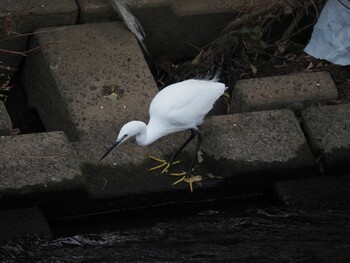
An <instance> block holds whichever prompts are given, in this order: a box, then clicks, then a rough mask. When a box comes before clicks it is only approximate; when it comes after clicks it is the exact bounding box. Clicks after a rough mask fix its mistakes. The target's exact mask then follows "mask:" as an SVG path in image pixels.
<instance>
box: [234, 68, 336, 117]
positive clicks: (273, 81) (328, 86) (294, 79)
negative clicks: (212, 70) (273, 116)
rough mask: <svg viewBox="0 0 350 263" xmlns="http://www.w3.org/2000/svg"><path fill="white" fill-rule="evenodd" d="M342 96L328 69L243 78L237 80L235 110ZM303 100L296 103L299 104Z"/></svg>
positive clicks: (303, 102) (263, 108)
mask: <svg viewBox="0 0 350 263" xmlns="http://www.w3.org/2000/svg"><path fill="white" fill-rule="evenodd" d="M337 98H338V91H337V89H336V87H335V84H334V82H333V80H332V77H331V75H330V74H329V73H328V72H312V73H298V74H292V75H284V76H273V77H264V78H256V79H249V80H240V81H238V82H237V83H236V85H235V87H234V90H233V94H232V104H231V112H233V113H236V112H250V111H261V110H272V109H282V108H290V109H292V110H294V109H296V110H297V111H298V110H299V111H300V110H301V109H303V106H304V107H306V106H310V105H313V104H316V103H320V102H324V101H327V100H333V99H337ZM300 103H301V104H303V105H302V106H301V107H296V106H295V104H300Z"/></svg>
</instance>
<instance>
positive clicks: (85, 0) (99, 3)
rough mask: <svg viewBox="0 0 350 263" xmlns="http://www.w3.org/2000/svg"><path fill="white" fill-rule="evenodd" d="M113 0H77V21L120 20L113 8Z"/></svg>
mask: <svg viewBox="0 0 350 263" xmlns="http://www.w3.org/2000/svg"><path fill="white" fill-rule="evenodd" d="M111 1H113V0H77V4H78V5H79V11H80V16H79V23H81V24H83V23H95V22H109V21H115V20H120V19H119V15H118V13H117V12H116V11H115V10H114V9H113V6H112V3H111Z"/></svg>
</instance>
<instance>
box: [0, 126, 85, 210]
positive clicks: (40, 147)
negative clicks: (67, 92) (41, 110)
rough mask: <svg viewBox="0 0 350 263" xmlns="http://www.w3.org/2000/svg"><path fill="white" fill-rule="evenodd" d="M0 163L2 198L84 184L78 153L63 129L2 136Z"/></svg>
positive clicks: (71, 187) (0, 195)
mask: <svg viewBox="0 0 350 263" xmlns="http://www.w3.org/2000/svg"><path fill="white" fill-rule="evenodd" d="M0 167H1V173H0V200H5V199H7V198H11V197H24V198H25V197H26V196H27V195H28V194H29V195H37V196H39V197H40V196H42V195H43V194H47V193H52V192H54V193H55V192H61V191H71V190H77V189H82V188H83V187H84V185H85V182H84V180H83V178H82V176H81V174H80V170H79V167H78V159H77V157H76V154H75V152H74V150H73V148H72V146H71V145H70V143H69V142H68V140H67V138H66V137H65V135H64V134H63V133H62V132H48V133H36V134H26V135H18V136H14V137H11V136H2V137H0ZM5 205H6V202H5Z"/></svg>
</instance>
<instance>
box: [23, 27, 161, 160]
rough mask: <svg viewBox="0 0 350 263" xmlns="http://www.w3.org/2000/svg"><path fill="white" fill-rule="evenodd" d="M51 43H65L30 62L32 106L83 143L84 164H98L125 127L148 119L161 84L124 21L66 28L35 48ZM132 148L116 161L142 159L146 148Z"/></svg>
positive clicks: (41, 38)
mask: <svg viewBox="0 0 350 263" xmlns="http://www.w3.org/2000/svg"><path fill="white" fill-rule="evenodd" d="M39 30H40V29H39ZM41 30H43V29H41ZM44 30H45V29H44ZM51 41H61V43H60V44H56V45H52V46H50V47H48V48H46V49H42V50H40V51H39V52H38V53H36V54H34V55H32V56H30V57H28V60H27V61H26V64H25V70H24V85H25V88H26V90H27V92H28V99H29V104H30V105H31V106H32V107H34V108H36V109H37V111H38V112H39V115H40V117H41V119H42V121H43V123H44V125H45V127H46V129H47V130H49V131H52V130H62V131H64V132H65V133H66V134H67V136H68V138H69V139H70V140H71V141H79V145H77V149H78V150H79V152H78V153H81V154H80V156H81V158H82V159H83V160H90V161H92V162H96V161H97V160H98V159H99V158H100V157H101V155H102V153H103V152H104V151H105V150H106V148H107V147H108V146H109V145H110V144H111V143H112V142H113V141H114V140H115V139H116V137H117V134H118V132H119V129H120V128H121V127H122V125H123V124H124V123H126V122H127V121H130V120H133V119H140V120H143V121H148V107H149V104H150V101H151V100H152V98H153V97H154V95H155V94H156V92H157V91H158V89H157V86H156V84H155V82H154V80H153V77H152V75H151V73H150V71H149V69H148V66H147V64H146V62H145V60H144V57H143V54H142V52H141V50H140V47H139V45H138V43H137V41H136V40H135V38H134V36H133V35H132V34H131V33H130V32H129V31H128V30H127V29H126V28H125V27H124V25H123V24H122V23H121V22H113V23H100V24H85V25H76V26H70V27H66V28H65V29H64V30H60V31H54V32H50V33H47V34H40V35H35V36H34V37H33V40H32V41H31V45H32V46H35V45H40V44H43V43H47V42H51ZM46 65H47V66H46ZM111 94H112V95H116V96H115V97H113V96H110V95H111ZM130 147H131V148H132V149H131V151H130V152H123V153H122V154H121V156H119V157H118V160H114V161H113V163H114V162H117V163H119V162H122V161H123V160H124V162H125V158H127V161H128V162H129V161H130V157H131V158H132V157H133V156H140V155H139V154H137V153H141V152H142V150H140V147H135V145H134V144H130ZM132 151H135V152H134V153H132ZM140 151H141V152H140ZM108 160H109V159H108V158H107V161H108ZM137 160H138V161H139V162H141V161H143V160H144V158H139V157H136V160H134V161H137Z"/></svg>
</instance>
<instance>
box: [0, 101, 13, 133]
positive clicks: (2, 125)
mask: <svg viewBox="0 0 350 263" xmlns="http://www.w3.org/2000/svg"><path fill="white" fill-rule="evenodd" d="M11 132H12V123H11V119H10V116H9V115H8V113H7V110H6V107H5V104H4V103H3V101H2V100H0V136H4V135H11Z"/></svg>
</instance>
